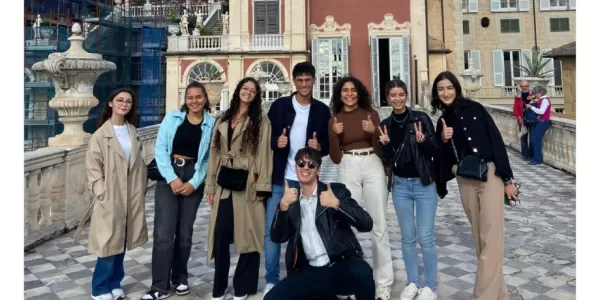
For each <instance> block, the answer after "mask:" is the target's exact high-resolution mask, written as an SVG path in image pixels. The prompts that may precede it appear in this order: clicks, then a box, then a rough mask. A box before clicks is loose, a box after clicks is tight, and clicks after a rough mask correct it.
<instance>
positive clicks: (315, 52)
mask: <svg viewBox="0 0 600 300" xmlns="http://www.w3.org/2000/svg"><path fill="white" fill-rule="evenodd" d="M310 51H311V53H310V54H311V63H312V65H313V66H315V71H316V72H315V73H316V74H317V78H319V73H320V72H319V39H317V38H313V39H312V45H311V47H310ZM319 83H320V82H319V79H317V80H315V86H314V88H313V98H315V99H320V97H319V91H320V90H321V87H320V84H319Z"/></svg>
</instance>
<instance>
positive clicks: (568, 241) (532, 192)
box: [24, 151, 576, 300]
mask: <svg viewBox="0 0 600 300" xmlns="http://www.w3.org/2000/svg"><path fill="white" fill-rule="evenodd" d="M509 156H510V160H511V165H512V166H513V168H514V173H515V177H516V180H517V181H518V182H520V183H522V188H521V191H522V196H521V199H522V205H521V206H520V207H516V208H508V209H507V210H506V238H505V241H506V250H505V264H504V273H505V279H506V282H507V284H508V287H509V291H510V298H511V299H561V300H564V299H575V270H576V263H575V178H574V177H573V176H569V175H566V174H565V173H563V172H561V171H558V170H555V169H553V168H550V167H548V166H535V167H532V166H529V165H527V164H526V163H524V162H523V161H522V160H521V159H520V158H519V157H518V154H516V153H515V152H512V151H509ZM322 178H323V181H326V182H329V181H331V180H335V179H336V178H337V168H336V167H335V166H333V165H332V164H331V161H329V160H327V161H326V163H325V165H324V168H323V175H322ZM153 198H154V191H153V190H149V191H148V193H147V204H146V214H147V218H148V225H149V234H150V238H152V229H153V226H152V224H153V220H154V199H153ZM209 212H210V211H209V207H208V205H207V204H206V202H204V201H203V202H202V205H201V206H200V209H199V211H198V217H197V219H196V224H195V226H194V239H193V240H194V245H193V250H192V256H191V258H190V261H189V272H190V276H191V278H190V281H189V282H190V284H191V285H192V294H190V295H189V296H187V297H178V296H172V297H171V299H181V300H184V299H210V292H211V290H212V279H213V275H214V270H213V268H214V264H212V263H211V264H210V265H206V264H205V256H206V235H207V230H208V216H209ZM386 218H387V221H388V226H389V230H390V238H391V244H392V255H393V260H394V269H395V277H396V280H395V282H394V285H393V286H392V288H393V292H392V299H399V295H400V291H401V290H402V288H403V287H404V286H405V284H406V273H405V271H404V262H403V261H402V251H401V245H400V229H399V226H398V221H397V219H396V214H395V212H394V207H393V205H392V204H391V195H390V202H389V204H388V209H387V216H386ZM73 234H74V233H73V232H71V233H67V234H64V235H62V236H60V237H58V238H56V239H54V240H52V241H49V242H47V243H45V244H42V245H40V246H38V247H36V248H35V249H33V250H32V251H31V252H28V253H25V263H24V272H25V292H24V295H25V298H26V299H46V300H51V299H72V300H75V299H90V296H89V295H90V291H91V278H92V277H91V276H92V272H93V269H94V265H95V261H96V257H94V256H91V255H88V253H87V250H86V249H87V248H86V247H87V235H86V234H87V230H86V231H84V233H83V235H82V237H81V239H80V241H79V242H78V243H74V241H73V238H72V237H73ZM359 240H360V241H361V245H362V246H363V248H364V249H365V253H366V254H367V256H369V257H371V241H370V235H369V234H359ZM472 243H473V240H472V237H471V230H470V226H469V223H468V221H467V219H466V217H465V214H464V212H463V209H462V205H461V204H460V200H459V196H458V188H457V186H456V181H453V182H452V183H450V194H449V195H448V196H447V197H446V198H445V199H441V200H440V201H439V206H438V211H437V219H436V244H437V247H438V251H439V264H438V281H439V285H438V295H439V299H457V300H459V299H470V293H471V291H472V288H473V282H474V278H475V270H476V257H475V250H474V248H473V245H472ZM284 249H285V247H284ZM151 254H152V240H150V242H148V243H147V244H146V245H145V246H144V247H141V248H138V249H134V250H132V251H129V252H127V254H126V258H125V273H126V276H125V279H124V280H123V282H122V286H123V289H124V290H125V292H126V293H127V295H128V298H127V299H135V300H139V299H140V297H141V296H142V295H143V294H144V293H145V292H146V291H147V289H148V287H149V286H150V284H151V270H150V266H151V259H152V256H151ZM282 257H283V255H282ZM236 261H237V257H236V256H235V254H234V253H233V252H232V267H231V270H230V275H233V271H234V270H235V269H234V268H235V262H236ZM282 261H283V260H282ZM370 262H371V261H370ZM263 265H264V264H263ZM281 267H282V277H283V276H285V272H284V264H283V263H282V264H281ZM420 272H422V269H421V271H420ZM263 276H264V269H263V268H262V266H261V280H260V282H259V289H260V290H262V288H263V287H264V284H265V283H264V278H263ZM228 292H229V294H230V296H229V297H230V298H229V299H231V298H232V297H233V296H232V290H231V285H230V289H229V290H228ZM260 298H261V297H260V295H255V296H253V297H251V298H250V299H260Z"/></svg>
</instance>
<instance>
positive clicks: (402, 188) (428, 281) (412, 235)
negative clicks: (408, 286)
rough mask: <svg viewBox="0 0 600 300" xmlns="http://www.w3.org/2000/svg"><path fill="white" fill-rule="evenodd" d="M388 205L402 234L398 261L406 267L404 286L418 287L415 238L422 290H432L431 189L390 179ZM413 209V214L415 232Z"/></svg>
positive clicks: (433, 198) (414, 180) (434, 195)
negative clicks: (406, 284) (419, 249)
mask: <svg viewBox="0 0 600 300" xmlns="http://www.w3.org/2000/svg"><path fill="white" fill-rule="evenodd" d="M392 201H393V202H394V207H395V209H396V215H397V216H398V223H400V232H401V234H402V258H403V259H404V265H405V266H406V275H407V277H408V283H414V284H416V285H417V286H419V258H418V256H417V237H418V239H419V244H420V245H421V252H423V271H424V276H423V277H424V278H425V286H426V287H429V288H431V289H432V290H433V291H435V290H436V284H437V282H436V277H437V249H436V247H435V241H434V234H433V231H434V228H435V227H434V224H435V211H436V209H437V201H438V198H437V192H436V190H435V185H434V184H430V185H428V186H423V184H422V183H421V179H419V178H400V177H398V176H394V185H393V187H392ZM415 205H416V210H417V215H416V228H415Z"/></svg>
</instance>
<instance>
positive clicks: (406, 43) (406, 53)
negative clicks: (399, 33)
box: [402, 36, 412, 107]
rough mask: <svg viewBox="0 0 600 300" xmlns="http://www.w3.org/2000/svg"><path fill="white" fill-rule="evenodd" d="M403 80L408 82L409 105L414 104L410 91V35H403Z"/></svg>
mask: <svg viewBox="0 0 600 300" xmlns="http://www.w3.org/2000/svg"><path fill="white" fill-rule="evenodd" d="M402 81H404V83H406V88H407V89H408V91H406V92H407V93H408V95H407V96H408V97H407V99H406V100H407V104H406V105H407V106H408V107H411V106H412V101H411V99H412V93H411V92H410V87H411V85H410V40H409V39H408V36H403V37H402Z"/></svg>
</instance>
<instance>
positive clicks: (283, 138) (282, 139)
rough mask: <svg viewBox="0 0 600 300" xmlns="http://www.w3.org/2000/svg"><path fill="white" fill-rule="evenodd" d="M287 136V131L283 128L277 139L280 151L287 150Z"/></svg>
mask: <svg viewBox="0 0 600 300" xmlns="http://www.w3.org/2000/svg"><path fill="white" fill-rule="evenodd" d="M285 134H286V130H285V128H283V132H282V133H281V135H280V136H279V138H278V139H277V147H279V148H280V149H281V148H285V147H286V146H287V144H288V137H287V136H286V135H285Z"/></svg>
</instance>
